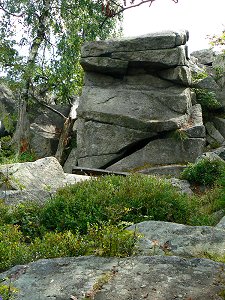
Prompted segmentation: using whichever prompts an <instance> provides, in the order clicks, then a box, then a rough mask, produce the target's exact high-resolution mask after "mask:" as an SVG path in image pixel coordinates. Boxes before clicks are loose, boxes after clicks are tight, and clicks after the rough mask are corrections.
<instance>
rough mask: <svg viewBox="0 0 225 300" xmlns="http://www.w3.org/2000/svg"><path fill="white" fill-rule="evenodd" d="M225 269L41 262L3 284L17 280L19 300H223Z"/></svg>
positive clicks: (204, 264)
mask: <svg viewBox="0 0 225 300" xmlns="http://www.w3.org/2000/svg"><path fill="white" fill-rule="evenodd" d="M224 267H225V265H224V264H221V263H216V262H213V261H210V260H207V259H184V258H179V257H174V256H150V257H148V256H147V257H132V258H124V259H121V258H103V257H94V256H89V257H76V258H59V259H49V260H39V261H37V262H33V263H30V264H28V265H26V266H18V267H14V268H12V269H11V270H9V271H7V272H5V273H3V274H0V278H3V277H4V278H5V277H7V276H8V277H9V276H11V277H12V278H14V279H13V281H12V283H11V284H12V285H13V286H14V287H16V288H17V289H18V290H19V294H18V295H17V296H16V297H15V300H31V299H32V300H40V299H41V300H66V299H68V300H69V299H78V300H83V299H89V298H90V299H95V300H117V299H118V300H119V299H121V300H131V299H135V300H139V299H140V300H141V299H145V300H153V299H154V300H172V299H180V300H188V299H193V300H206V299H207V300H222V299H223V298H222V297H221V296H220V294H221V293H222V291H223V290H224V288H225V286H224V279H225V278H224V277H225V276H224V271H223V270H224ZM102 282H103V284H102V286H101V288H99V289H97V288H96V287H98V286H100V285H101V283H102ZM86 297H87V298H86Z"/></svg>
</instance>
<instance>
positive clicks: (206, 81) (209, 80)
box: [192, 76, 220, 91]
mask: <svg viewBox="0 0 225 300" xmlns="http://www.w3.org/2000/svg"><path fill="white" fill-rule="evenodd" d="M192 86H193V87H195V88H197V89H206V90H211V91H218V90H219V89H220V87H219V85H218V84H217V83H216V81H215V80H214V79H213V77H212V76H207V77H205V78H203V79H200V80H198V81H197V82H195V83H193V85H192Z"/></svg>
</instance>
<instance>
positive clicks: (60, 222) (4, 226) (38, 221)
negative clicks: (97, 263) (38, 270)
mask: <svg viewBox="0 0 225 300" xmlns="http://www.w3.org/2000/svg"><path fill="white" fill-rule="evenodd" d="M223 175H224V174H223ZM223 175H221V176H218V177H217V179H216V180H215V182H214V183H213V185H211V186H209V187H208V190H207V192H206V193H204V194H203V195H194V196H190V195H187V194H182V193H180V192H179V191H178V190H177V189H176V188H175V187H173V186H172V185H171V184H170V183H169V182H168V181H165V180H163V179H160V178H158V177H154V176H146V175H140V174H139V175H137V174H133V175H130V176H127V177H122V176H105V177H101V178H98V179H92V180H90V181H84V182H80V183H77V184H75V185H71V186H67V187H65V188H62V189H60V190H59V191H58V192H57V194H56V195H55V196H54V197H52V199H49V200H48V201H47V202H46V203H45V204H43V205H42V206H40V204H35V203H33V202H26V203H21V204H18V205H17V206H7V205H5V204H4V202H3V200H2V202H0V271H3V270H6V269H8V268H10V267H12V266H13V265H16V264H23V263H27V262H30V261H34V260H37V259H39V258H53V257H63V256H78V255H90V254H94V255H101V256H119V257H124V256H130V255H133V254H134V253H135V251H136V242H137V240H138V238H139V235H138V232H132V231H128V230H125V228H126V227H127V226H129V225H130V224H134V223H138V222H142V221H145V220H161V221H169V222H176V223H183V224H189V225H214V224H215V219H214V217H213V213H214V212H216V211H218V210H225V193H224V188H225V179H224V176H223Z"/></svg>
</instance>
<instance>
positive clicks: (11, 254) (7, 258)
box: [0, 224, 29, 270]
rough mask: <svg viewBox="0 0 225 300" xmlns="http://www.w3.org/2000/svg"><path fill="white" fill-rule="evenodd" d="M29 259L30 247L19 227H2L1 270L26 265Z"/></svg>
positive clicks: (0, 243)
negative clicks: (24, 240)
mask: <svg viewBox="0 0 225 300" xmlns="http://www.w3.org/2000/svg"><path fill="white" fill-rule="evenodd" d="M28 257H29V253H28V247H27V245H26V244H25V243H24V242H23V235H22V232H21V231H19V228H18V226H13V225H10V224H9V225H3V226H0V270H5V269H8V268H10V267H11V266H14V265H16V264H23V263H26V262H27V260H28Z"/></svg>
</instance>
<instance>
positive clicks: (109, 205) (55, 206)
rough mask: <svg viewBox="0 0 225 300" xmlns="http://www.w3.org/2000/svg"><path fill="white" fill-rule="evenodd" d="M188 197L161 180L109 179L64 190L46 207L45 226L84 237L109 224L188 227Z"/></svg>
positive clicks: (134, 176)
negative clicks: (170, 223)
mask: <svg viewBox="0 0 225 300" xmlns="http://www.w3.org/2000/svg"><path fill="white" fill-rule="evenodd" d="M185 197H186V196H185V195H182V194H180V193H179V192H177V191H176V190H175V189H173V188H172V186H171V185H170V184H169V183H167V182H165V181H164V180H160V179H158V178H154V177H151V178H150V177H148V176H140V175H132V176H128V177H120V176H106V177H104V178H99V179H96V180H95V179H93V180H91V181H86V182H82V183H80V184H76V185H74V186H71V187H66V188H64V189H62V190H60V191H59V192H58V194H57V195H56V196H55V197H54V198H53V199H52V200H51V201H49V202H48V203H46V205H45V206H44V207H43V211H42V216H41V217H42V220H41V222H42V224H43V225H44V226H45V227H46V228H47V229H49V230H58V231H63V230H72V231H73V230H74V229H78V230H79V231H80V232H81V233H86V232H87V229H88V224H89V223H91V224H94V223H98V222H101V221H107V220H110V221H111V222H112V223H113V224H115V223H116V222H118V221H128V222H140V221H143V220H146V219H154V220H167V221H174V222H179V223H180V222H181V223H182V222H183V223H185V222H186V221H187V219H186V218H187V216H188V215H189V209H190V207H188V206H187V205H186V202H187V199H186V198H185Z"/></svg>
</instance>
